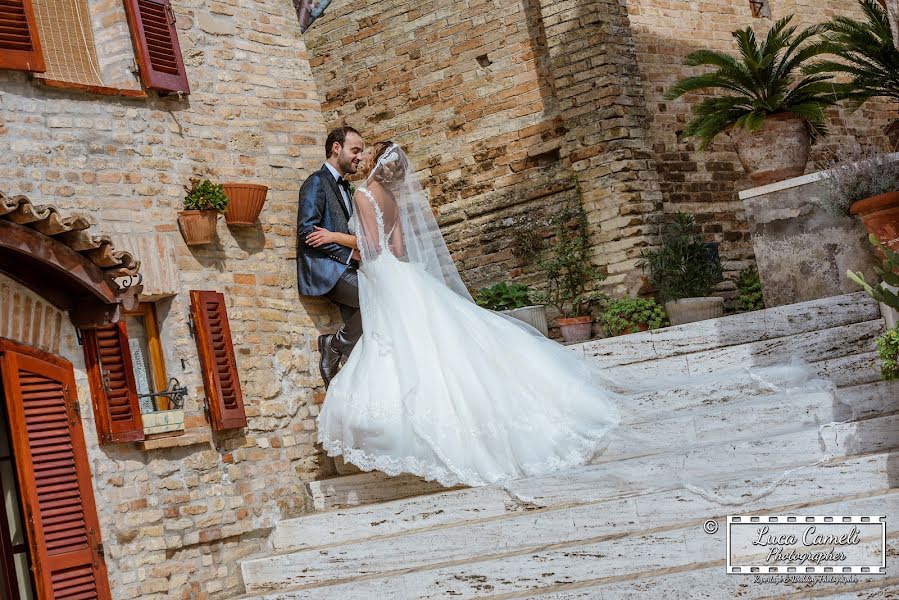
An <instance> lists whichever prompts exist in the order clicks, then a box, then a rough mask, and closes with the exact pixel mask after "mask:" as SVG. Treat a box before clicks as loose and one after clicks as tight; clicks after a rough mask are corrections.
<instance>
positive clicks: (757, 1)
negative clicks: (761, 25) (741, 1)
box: [749, 0, 771, 19]
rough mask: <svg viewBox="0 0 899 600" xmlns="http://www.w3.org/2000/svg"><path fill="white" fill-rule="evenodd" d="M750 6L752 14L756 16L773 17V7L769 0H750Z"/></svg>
mask: <svg viewBox="0 0 899 600" xmlns="http://www.w3.org/2000/svg"><path fill="white" fill-rule="evenodd" d="M749 7H750V8H751V9H752V16H753V17H756V18H760V17H764V18H766V19H770V18H771V7H770V6H769V5H768V0H749Z"/></svg>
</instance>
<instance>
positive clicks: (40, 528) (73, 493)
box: [0, 351, 110, 600]
mask: <svg viewBox="0 0 899 600" xmlns="http://www.w3.org/2000/svg"><path fill="white" fill-rule="evenodd" d="M0 371H2V375H3V391H4V394H5V396H6V404H7V410H8V414H9V419H10V429H11V431H12V444H13V449H14V453H15V457H16V471H17V473H18V480H19V488H20V490H21V493H22V504H23V507H24V512H25V515H24V516H25V521H26V523H27V529H28V540H29V542H30V544H31V561H32V566H33V568H34V579H35V584H36V585H37V592H38V594H37V595H38V597H39V598H54V599H63V598H65V599H70V600H75V599H81V598H84V599H92V598H96V599H99V600H108V599H109V598H110V593H109V581H108V576H107V573H106V564H105V562H104V558H103V549H102V548H103V546H102V544H101V542H100V526H99V521H98V519H97V508H96V505H95V504H94V493H93V488H92V486H91V472H90V466H89V463H88V459H87V450H86V448H85V445H84V436H83V433H82V431H81V417H80V415H79V412H80V411H79V408H78V398H77V396H76V394H75V378H74V373H73V371H72V367H71V366H68V367H67V368H63V367H62V366H59V365H56V364H52V363H50V362H46V361H44V360H40V359H38V358H35V357H32V356H28V355H25V354H19V353H15V352H9V351H6V352H2V353H0Z"/></svg>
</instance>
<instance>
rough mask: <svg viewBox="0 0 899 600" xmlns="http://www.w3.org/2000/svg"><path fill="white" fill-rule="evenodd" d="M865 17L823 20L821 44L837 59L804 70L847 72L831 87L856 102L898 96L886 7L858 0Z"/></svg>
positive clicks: (896, 57)
mask: <svg viewBox="0 0 899 600" xmlns="http://www.w3.org/2000/svg"><path fill="white" fill-rule="evenodd" d="M859 4H860V5H861V8H862V11H863V12H864V14H865V20H863V21H860V20H857V19H853V18H851V17H845V16H836V17H834V18H833V19H831V20H830V21H828V22H827V23H825V24H824V34H823V36H822V38H823V47H822V49H823V50H824V51H825V52H827V53H828V54H832V55H834V56H836V58H837V60H832V59H831V60H824V61H821V62H817V63H815V64H812V65H810V66H808V67H807V68H806V69H804V70H805V72H806V73H808V74H819V73H839V74H844V75H847V76H849V77H850V78H851V79H850V81H849V82H848V83H845V84H841V85H839V86H837V87H836V88H835V89H836V90H837V92H838V95H839V96H840V98H846V99H849V100H850V107H851V108H853V109H857V108H858V107H859V106H861V105H862V104H864V103H865V102H867V101H868V100H870V99H871V98H874V97H878V96H880V97H885V98H892V99H893V100H899V50H897V49H896V47H895V46H894V45H893V35H892V32H891V30H890V22H889V19H888V18H887V13H886V10H885V9H884V8H883V7H882V6H881V5H880V4H879V3H878V2H877V1H876V0H859Z"/></svg>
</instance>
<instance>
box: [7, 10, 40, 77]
mask: <svg viewBox="0 0 899 600" xmlns="http://www.w3.org/2000/svg"><path fill="white" fill-rule="evenodd" d="M0 69H15V70H17V71H32V72H38V73H42V72H44V70H45V65H44V55H43V54H42V53H41V41H40V36H38V33H37V24H36V23H35V21H34V10H33V9H32V7H31V0H0Z"/></svg>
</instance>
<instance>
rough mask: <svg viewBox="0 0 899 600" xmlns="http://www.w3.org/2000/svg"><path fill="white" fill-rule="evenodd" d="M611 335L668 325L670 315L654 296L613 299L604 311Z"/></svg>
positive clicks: (603, 318) (604, 320)
mask: <svg viewBox="0 0 899 600" xmlns="http://www.w3.org/2000/svg"><path fill="white" fill-rule="evenodd" d="M602 320H603V322H604V323H605V325H606V329H607V330H608V332H609V333H610V334H611V335H622V334H626V333H635V332H637V331H643V330H646V329H658V328H659V327H665V326H666V325H668V315H667V314H665V309H663V308H662V307H661V306H659V304H658V303H657V302H656V301H655V300H653V299H652V298H619V299H617V300H612V301H611V302H609V304H608V305H607V306H606V308H605V310H604V311H603V313H602Z"/></svg>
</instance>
